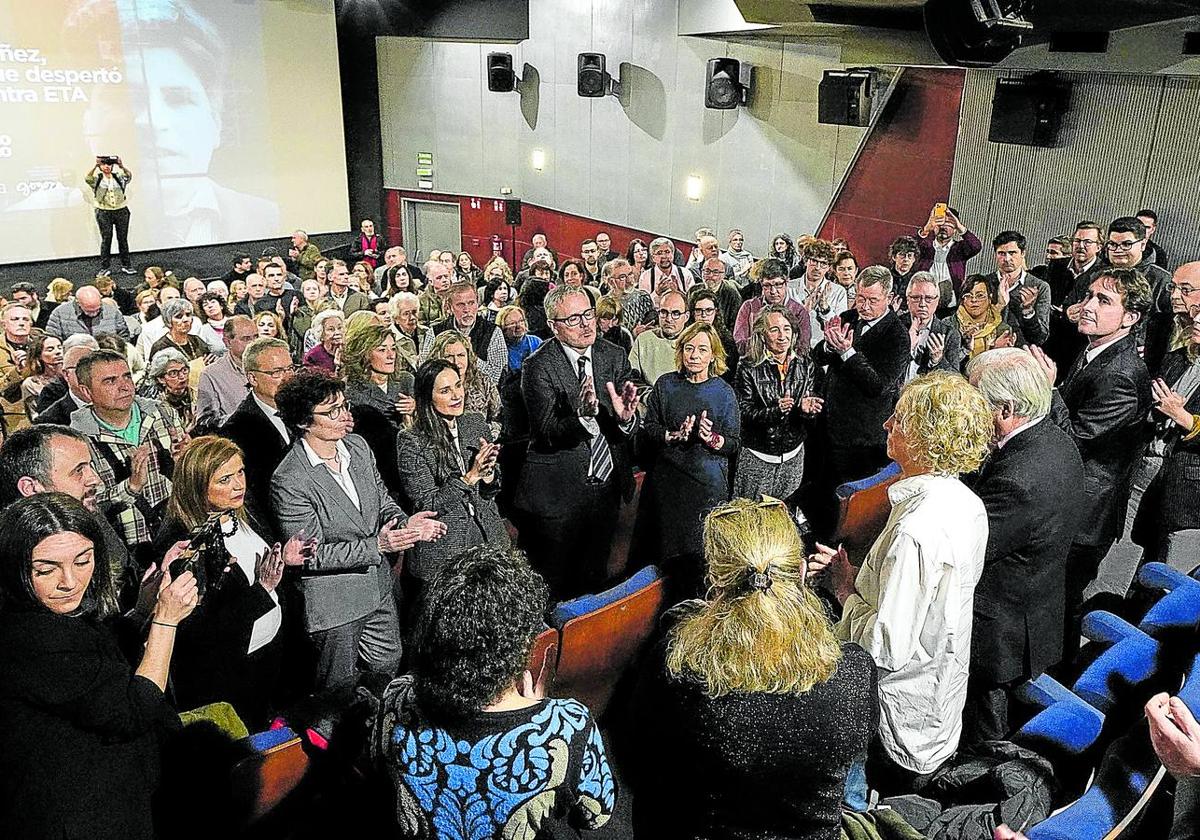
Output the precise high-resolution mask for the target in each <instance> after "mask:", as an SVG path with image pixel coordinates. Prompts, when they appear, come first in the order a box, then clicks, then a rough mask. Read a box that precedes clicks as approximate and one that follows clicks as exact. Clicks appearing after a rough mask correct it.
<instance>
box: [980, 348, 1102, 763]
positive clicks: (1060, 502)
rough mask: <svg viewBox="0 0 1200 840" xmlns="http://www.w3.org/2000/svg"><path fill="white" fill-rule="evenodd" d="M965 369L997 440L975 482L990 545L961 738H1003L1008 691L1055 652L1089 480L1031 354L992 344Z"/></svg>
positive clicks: (1006, 732) (1038, 670)
mask: <svg viewBox="0 0 1200 840" xmlns="http://www.w3.org/2000/svg"><path fill="white" fill-rule="evenodd" d="M967 376H968V378H969V379H970V381H971V384H972V385H974V386H975V387H976V388H977V389H978V390H979V392H980V393H981V394H983V397H984V399H986V400H987V401H988V404H989V405H991V407H992V416H993V419H994V421H995V424H996V444H995V451H994V452H993V454H992V456H991V458H989V460H988V462H987V463H986V464H985V465H984V467H983V469H982V470H981V471H980V474H979V479H978V481H977V482H976V484H975V493H976V495H978V496H979V498H980V499H981V500H982V501H983V506H984V508H985V509H986V510H987V514H988V543H987V552H986V554H985V555H984V566H983V576H982V577H981V578H980V580H979V584H978V585H977V586H976V588H975V631H974V636H973V638H972V639H971V670H970V679H969V682H968V689H967V705H966V708H965V709H964V711H963V743H964V744H970V743H977V742H979V741H985V740H992V739H999V738H1006V737H1008V735H1009V734H1010V732H1009V722H1008V709H1009V704H1010V702H1011V698H1012V692H1013V690H1014V689H1015V688H1016V686H1018V685H1020V684H1021V683H1023V682H1025V681H1026V680H1028V679H1029V678H1030V677H1032V676H1035V675H1037V674H1040V673H1041V672H1043V671H1044V670H1046V668H1047V667H1049V666H1051V665H1055V664H1057V663H1058V661H1059V659H1060V658H1061V655H1062V649H1063V644H1062V636H1063V625H1064V614H1063V613H1064V610H1065V607H1066V589H1065V587H1066V575H1067V554H1068V551H1069V550H1070V548H1071V542H1072V540H1073V539H1074V537H1075V532H1076V530H1077V529H1078V527H1079V522H1080V516H1081V513H1082V511H1083V510H1084V486H1085V481H1084V474H1083V461H1082V460H1081V459H1080V457H1079V450H1078V449H1077V448H1076V446H1075V442H1074V441H1073V440H1071V437H1070V436H1069V435H1068V434H1067V433H1066V432H1064V431H1063V430H1062V429H1060V428H1059V427H1058V426H1057V425H1055V424H1054V422H1053V421H1050V420H1047V419H1046V417H1047V414H1049V412H1050V400H1051V387H1050V383H1049V382H1048V381H1047V380H1046V377H1045V375H1044V374H1043V371H1042V367H1041V365H1039V364H1038V362H1037V361H1036V360H1035V359H1034V358H1033V356H1031V355H1030V354H1029V353H1027V352H1026V351H1024V350H1018V349H1016V348H1012V347H1007V348H1000V349H996V350H989V351H987V352H986V353H982V354H980V355H979V356H977V357H975V358H974V359H972V360H971V363H970V364H969V365H968V366H967Z"/></svg>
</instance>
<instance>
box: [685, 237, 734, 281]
mask: <svg viewBox="0 0 1200 840" xmlns="http://www.w3.org/2000/svg"><path fill="white" fill-rule="evenodd" d="M713 258H717V259H719V260H721V264H722V265H723V266H725V277H726V279H729V280H732V279H733V272H734V269H736V268H737V261H736V260H734V259H732V258H730V257H727V256H726V255H725V253H724V252H723V251H722V250H721V241H720V240H719V239H717V235H716V234H715V233H713V230H712V228H700V229H699V230H698V231H696V247H695V248H693V249H692V253H691V254H690V255H689V256H688V260H687V263H686V264H685V265H684V268H686V269H687V270H688V271H690V272H692V275H693V276H695V278H696V282H700V280H701V277H700V274H701V272H702V271H703V270H704V264H705V263H706V262H708V261H709V260H711V259H713Z"/></svg>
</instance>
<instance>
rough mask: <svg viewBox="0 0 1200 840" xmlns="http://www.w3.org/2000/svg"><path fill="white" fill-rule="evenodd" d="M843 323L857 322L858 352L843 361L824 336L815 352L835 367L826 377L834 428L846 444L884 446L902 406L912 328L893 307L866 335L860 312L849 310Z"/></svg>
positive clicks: (827, 409)
mask: <svg viewBox="0 0 1200 840" xmlns="http://www.w3.org/2000/svg"><path fill="white" fill-rule="evenodd" d="M842 321H843V323H848V324H853V325H854V351H855V352H854V355H852V356H851V357H850V358H849V359H847V360H845V361H842V357H841V355H840V354H838V353H835V352H834V351H833V350H830V349H829V348H828V346H827V345H826V343H825V341H824V340H822V341H821V343H820V344H818V345H817V347H816V349H815V350H814V351H813V357H814V360H815V361H816V363H817V364H818V365H829V371H828V373H827V374H826V377H825V415H826V420H827V422H828V426H829V429H830V430H831V434H832V436H833V439H834V440H835V441H836V442H837V443H838V445H840V446H843V447H847V448H851V447H865V446H884V445H885V444H886V443H887V432H885V431H884V429H883V424H884V422H885V421H886V420H887V419H888V417H890V416H891V414H892V409H894V408H895V407H896V399H897V398H898V397H899V396H900V383H901V382H903V381H904V373H905V371H906V370H907V369H908V363H909V361H910V360H911V358H912V354H911V351H910V349H909V342H908V331H907V330H906V329H904V325H903V324H901V323H900V319H899V318H898V317H897V316H896V313H895V312H893V311H892V310H891V309H888V311H887V312H886V313H885V314H884V316H883V317H882V318H881V319H880V320H879V322H878V323H877V324H875V326H873V327H872V328H871V329H870V330H868V331H867V334H866V335H863V334H862V323H861V321H860V320H859V317H858V313H857V312H847V313H844V314H843V315H842Z"/></svg>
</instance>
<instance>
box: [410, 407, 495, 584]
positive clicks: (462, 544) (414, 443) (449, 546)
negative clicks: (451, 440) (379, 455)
mask: <svg viewBox="0 0 1200 840" xmlns="http://www.w3.org/2000/svg"><path fill="white" fill-rule="evenodd" d="M480 438H486V439H487V440H489V441H491V440H493V436H492V433H491V428H490V427H489V426H488V423H487V420H485V419H484V417H483V415H482V414H476V413H474V412H466V413H464V414H463V415H462V416H461V417H459V418H458V445H459V450H460V451H461V453H462V459H463V463H464V464H465V465H466V466H467V468H468V469H470V466H471V463H472V462H473V461H474V460H475V455H476V453H477V452H479V439H480ZM395 457H396V464H397V466H398V468H399V476H400V487H401V489H402V490H403V492H404V495H405V496H406V497H407V498H409V499H411V500H412V504H413V510H432V511H436V512H437V518H438V520H440V521H441V522H444V523H446V534H445V536H443V537H442V538H441V539H439V540H436V541H434V542H419V543H417V544H416V545H415V546H414V547H413V553H412V559H411V560H410V561H409V566H408V570H409V571H410V572H412V574H413V575H414V576H415V577H418V578H421V579H422V580H424V579H427V578H428V577H429V576H431V575H432V574H433V573H434V572H436V571H437V570H438V569H439V568H441V567H442V565H443V564H445V563H446V562H447V561H448V560H450V559H452V558H454V557H455V556H456V555H457V554H459V553H460V552H461V551H463V550H464V549H467V548H470V547H471V546H473V545H482V544H484V543H488V544H492V545H497V544H498V545H507V544H508V532H507V530H505V527H504V522H503V520H501V518H500V512H499V511H498V510H497V509H496V502H495V497H496V494H497V493H499V492H500V481H499V479H500V476H499V475H497V476H496V479H497V480H496V481H493V482H492V483H491V484H484V483H483V482H479V483H478V484H476V485H475V486H474V487H471V486H468V485H467V484H465V483H464V482H463V481H462V480H461V477H460V475H458V474H456V475H453V476H450V477H446V478H441V479H439V476H438V473H439V470H438V467H437V459H436V456H435V454H434V451H433V447H432V446H431V445H430V444H429V443H428V442H427V441H426V439H425V438H424V437H423V436H421V435H420V434H417V433H416V432H412V431H405V432H401V433H400V435H399V436H398V437H397V438H396V456H395Z"/></svg>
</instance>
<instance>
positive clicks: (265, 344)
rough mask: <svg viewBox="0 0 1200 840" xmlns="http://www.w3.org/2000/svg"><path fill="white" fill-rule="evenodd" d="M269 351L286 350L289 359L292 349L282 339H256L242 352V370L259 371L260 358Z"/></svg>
mask: <svg viewBox="0 0 1200 840" xmlns="http://www.w3.org/2000/svg"><path fill="white" fill-rule="evenodd" d="M268 350H286V351H288V354H289V357H290V354H291V352H292V349H291V348H290V347H288V343H287V342H286V341H284V340H283V339H281V338H256V339H254V340H253V341H251V342H250V343H249V344H247V345H246V349H245V350H243V351H242V370H247V371H250V370H258V357H259V356H261V355H262V354H263V353H265V352H267V351H268Z"/></svg>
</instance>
